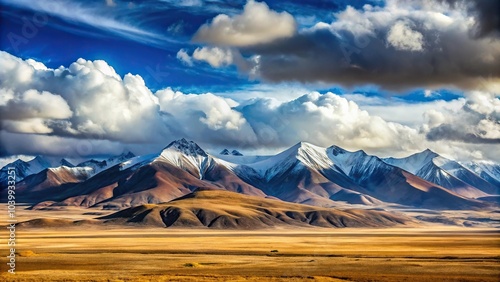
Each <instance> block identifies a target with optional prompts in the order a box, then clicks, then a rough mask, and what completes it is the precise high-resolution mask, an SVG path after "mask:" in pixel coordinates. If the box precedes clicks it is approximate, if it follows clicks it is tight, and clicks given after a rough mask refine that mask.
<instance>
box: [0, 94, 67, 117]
mask: <svg viewBox="0 0 500 282" xmlns="http://www.w3.org/2000/svg"><path fill="white" fill-rule="evenodd" d="M0 95H1V98H0V118H2V119H10V120H21V119H29V118H43V119H51V118H52V119H65V118H69V117H71V115H72V114H73V113H72V112H71V109H70V108H69V105H68V104H67V103H66V101H65V100H64V99H63V98H62V97H61V96H59V95H54V94H52V93H49V92H47V91H43V92H39V91H37V90H35V89H30V90H27V91H24V92H14V91H12V89H8V90H0Z"/></svg>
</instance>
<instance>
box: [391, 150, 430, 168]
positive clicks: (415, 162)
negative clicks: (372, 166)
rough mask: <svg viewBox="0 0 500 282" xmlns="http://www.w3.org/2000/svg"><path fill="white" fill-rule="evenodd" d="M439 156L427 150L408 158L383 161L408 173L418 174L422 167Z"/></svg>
mask: <svg viewBox="0 0 500 282" xmlns="http://www.w3.org/2000/svg"><path fill="white" fill-rule="evenodd" d="M438 156H439V155H438V154H436V153H434V152H433V151H431V150H429V149H427V150H425V151H422V152H420V153H416V154H413V155H411V156H409V157H406V158H399V159H398V158H386V159H383V160H384V162H386V163H388V164H390V165H395V166H397V167H399V168H402V169H404V170H406V171H408V172H411V173H413V174H416V173H417V172H418V171H419V170H420V169H421V168H422V167H424V166H425V165H426V164H428V163H429V162H431V161H432V160H433V159H434V158H435V157H438Z"/></svg>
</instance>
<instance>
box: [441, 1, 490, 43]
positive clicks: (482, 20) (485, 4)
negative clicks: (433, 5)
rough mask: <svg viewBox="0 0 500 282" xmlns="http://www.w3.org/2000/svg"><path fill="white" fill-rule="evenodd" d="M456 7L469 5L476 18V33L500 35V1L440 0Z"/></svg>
mask: <svg viewBox="0 0 500 282" xmlns="http://www.w3.org/2000/svg"><path fill="white" fill-rule="evenodd" d="M438 1H439V2H442V3H447V4H449V5H450V6H452V7H454V8H456V7H457V6H459V5H465V6H466V7H468V10H469V13H470V14H472V15H473V16H474V18H475V19H476V28H475V30H474V35H475V36H478V37H484V36H500V12H499V11H500V1H497V0H438Z"/></svg>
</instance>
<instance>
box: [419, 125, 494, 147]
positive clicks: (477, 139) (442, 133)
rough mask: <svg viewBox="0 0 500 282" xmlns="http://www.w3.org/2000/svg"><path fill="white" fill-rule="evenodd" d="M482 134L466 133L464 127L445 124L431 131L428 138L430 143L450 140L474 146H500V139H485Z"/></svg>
mask: <svg viewBox="0 0 500 282" xmlns="http://www.w3.org/2000/svg"><path fill="white" fill-rule="evenodd" d="M481 133H483V134H484V133H485V132H481ZM481 133H470V132H465V131H464V128H463V127H458V126H456V125H452V124H443V125H440V126H438V127H435V128H433V129H431V130H430V131H429V132H428V133H427V135H426V138H427V140H429V141H440V140H449V141H460V142H465V143H473V144H500V138H485V137H483V136H481Z"/></svg>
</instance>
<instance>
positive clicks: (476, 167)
mask: <svg viewBox="0 0 500 282" xmlns="http://www.w3.org/2000/svg"><path fill="white" fill-rule="evenodd" d="M463 165H464V166H465V167H467V168H469V169H470V170H472V171H473V172H474V173H476V174H477V175H479V176H480V177H481V178H483V179H484V180H486V181H488V182H489V183H491V184H493V185H495V186H496V187H500V165H499V164H496V163H494V162H489V161H475V162H467V163H464V164H463Z"/></svg>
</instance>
